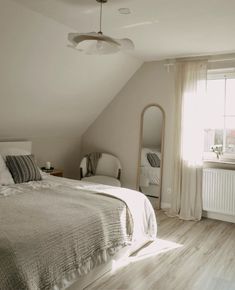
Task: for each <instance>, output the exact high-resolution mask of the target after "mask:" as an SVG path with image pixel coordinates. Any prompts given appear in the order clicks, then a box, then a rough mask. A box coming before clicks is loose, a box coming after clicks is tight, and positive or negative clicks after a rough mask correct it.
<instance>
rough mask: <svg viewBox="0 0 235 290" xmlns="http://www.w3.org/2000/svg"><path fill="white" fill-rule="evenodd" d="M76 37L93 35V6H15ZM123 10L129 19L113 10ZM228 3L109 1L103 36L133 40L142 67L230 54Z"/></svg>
mask: <svg viewBox="0 0 235 290" xmlns="http://www.w3.org/2000/svg"><path fill="white" fill-rule="evenodd" d="M15 1H16V2H18V3H22V4H24V5H26V6H28V7H30V8H31V9H34V10H35V11H38V12H40V13H42V14H44V15H47V16H49V17H51V18H53V19H55V20H56V21H58V22H60V23H64V24H65V25H67V26H70V27H71V28H73V29H75V30H77V31H79V32H89V31H97V30H98V20H99V15H98V13H99V5H98V3H97V2H96V0H15ZM121 7H128V8H129V9H130V10H131V14H129V15H120V14H119V12H118V8H121ZM234 11H235V1H234V0H213V1H205V0H109V1H108V3H106V4H105V5H104V9H103V20H104V25H103V30H104V32H105V33H106V34H108V35H111V36H113V37H117V38H123V37H129V38H131V39H133V41H134V42H135V45H136V49H135V51H134V52H133V55H135V56H137V57H140V58H141V59H143V60H145V61H150V60H156V59H164V58H171V57H181V56H190V55H201V54H202V55H203V54H216V53H220V54H221V53H230V52H235V38H234V37H233V35H234V27H235V17H234Z"/></svg>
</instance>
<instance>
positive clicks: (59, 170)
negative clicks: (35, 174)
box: [48, 169, 63, 177]
mask: <svg viewBox="0 0 235 290" xmlns="http://www.w3.org/2000/svg"><path fill="white" fill-rule="evenodd" d="M48 173H50V175H53V176H59V177H63V170H61V169H54V170H53V171H51V172H48Z"/></svg>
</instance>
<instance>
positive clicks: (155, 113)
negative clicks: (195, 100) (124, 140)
mask: <svg viewBox="0 0 235 290" xmlns="http://www.w3.org/2000/svg"><path fill="white" fill-rule="evenodd" d="M164 127H165V112H164V110H163V109H162V107H160V106H159V105H156V104H151V105H148V106H147V107H145V108H144V110H143V112H142V114H141V126H140V150H139V164H138V175H137V188H138V190H139V191H141V192H142V193H144V194H145V195H146V196H147V197H148V198H149V200H150V202H151V203H152V205H153V207H154V208H155V209H160V208H161V193H162V173H163V151H164Z"/></svg>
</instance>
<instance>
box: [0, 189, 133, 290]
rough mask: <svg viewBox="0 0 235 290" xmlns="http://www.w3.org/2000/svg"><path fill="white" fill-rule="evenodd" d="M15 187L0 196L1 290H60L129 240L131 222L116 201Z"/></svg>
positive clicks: (71, 191)
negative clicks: (71, 277) (66, 279)
mask: <svg viewBox="0 0 235 290" xmlns="http://www.w3.org/2000/svg"><path fill="white" fill-rule="evenodd" d="M13 187H14V186H13ZM17 188H18V189H19V190H18V191H17V190H16V192H15V193H14V194H10V195H8V194H6V196H1V197H0V289H1V290H10V289H11V290H28V289H30V290H37V289H59V288H60V285H61V281H62V280H63V277H65V276H66V277H67V276H68V275H70V274H71V275H74V273H75V272H76V273H79V275H83V274H84V273H87V272H88V271H89V270H91V269H92V268H94V267H95V266H96V264H98V263H102V261H105V259H106V257H105V256H106V255H107V254H110V255H112V254H114V252H115V250H117V249H118V248H120V247H123V246H125V245H127V244H128V243H129V242H130V240H131V236H132V217H131V215H130V213H129V210H128V208H127V206H126V204H125V203H124V202H123V201H121V200H119V199H117V198H115V197H110V196H107V195H105V194H98V193H95V192H92V191H88V190H82V189H81V188H80V189H77V188H76V187H71V186H68V185H66V184H64V185H63V184H57V185H56V186H53V187H50V186H45V187H44V188H43V187H39V188H37V187H35V188H34V187H33V186H32V187H30V186H29V187H27V186H23V187H22V188H20V187H17ZM13 189H14V188H13ZM13 189H12V190H11V191H12V192H14V190H13ZM55 285H56V286H55ZM61 288H62V286H61Z"/></svg>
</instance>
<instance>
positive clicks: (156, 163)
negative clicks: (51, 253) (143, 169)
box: [147, 153, 161, 167]
mask: <svg viewBox="0 0 235 290" xmlns="http://www.w3.org/2000/svg"><path fill="white" fill-rule="evenodd" d="M147 159H148V162H149V164H150V165H151V166H152V167H160V165H161V161H160V159H159V157H158V156H157V154H156V153H147Z"/></svg>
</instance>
